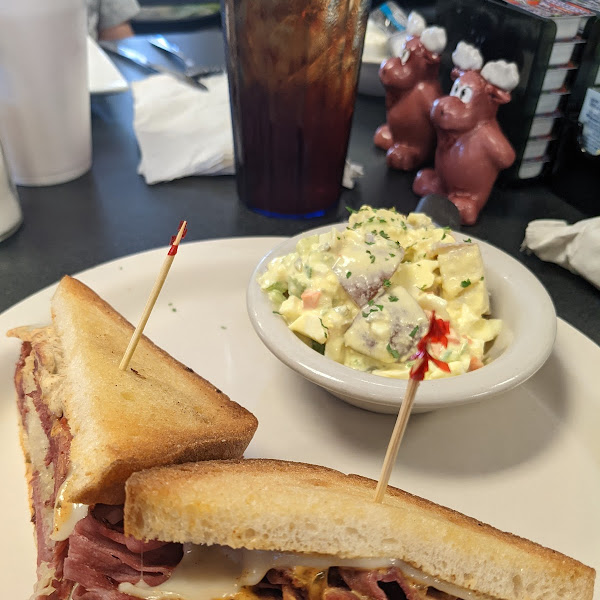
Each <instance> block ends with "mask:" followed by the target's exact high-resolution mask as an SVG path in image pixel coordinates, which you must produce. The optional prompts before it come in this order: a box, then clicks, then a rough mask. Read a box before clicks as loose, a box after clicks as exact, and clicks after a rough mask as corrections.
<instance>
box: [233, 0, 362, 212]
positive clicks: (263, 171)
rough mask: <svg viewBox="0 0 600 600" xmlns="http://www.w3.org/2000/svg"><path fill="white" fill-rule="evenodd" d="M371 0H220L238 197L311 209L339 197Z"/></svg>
mask: <svg viewBox="0 0 600 600" xmlns="http://www.w3.org/2000/svg"><path fill="white" fill-rule="evenodd" d="M369 5H370V2H369V1H368V0H259V1H255V2H251V1H250V0H225V2H224V21H225V27H226V44H227V57H228V58H227V60H228V73H229V89H230V96H231V113H232V121H233V136H234V146H235V158H236V172H237V186H238V193H239V196H240V198H241V200H242V201H243V202H244V203H245V204H247V205H248V206H249V207H250V208H252V209H254V210H256V211H259V212H262V213H265V214H269V215H280V216H304V217H307V216H317V215H320V214H323V213H324V212H325V211H326V210H327V209H328V208H331V207H332V206H334V205H335V204H336V202H337V201H338V198H339V195H340V191H341V183H342V175H343V172H344V163H345V159H346V151H347V148H348V138H349V135H350V126H351V123H352V114H353V111H354V100H355V97H356V85H357V80H358V72H359V68H360V58H361V54H362V46H363V41H364V34H365V26H366V20H367V16H368V8H369Z"/></svg>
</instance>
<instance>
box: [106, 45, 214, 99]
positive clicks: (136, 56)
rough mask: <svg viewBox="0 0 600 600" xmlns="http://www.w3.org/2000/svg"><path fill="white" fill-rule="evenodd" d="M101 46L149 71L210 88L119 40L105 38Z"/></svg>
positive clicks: (202, 87) (202, 88)
mask: <svg viewBox="0 0 600 600" xmlns="http://www.w3.org/2000/svg"><path fill="white" fill-rule="evenodd" d="M100 46H101V47H102V48H103V49H104V50H106V51H107V52H110V53H111V54H115V55H116V56H120V57H122V58H126V59H127V60H129V61H131V62H132V63H135V64H136V65H138V66H140V67H144V68H145V69H147V70H148V71H152V72H153V73H164V74H167V75H171V76H172V77H174V78H175V79H178V80H179V81H182V82H183V83H187V84H188V85H191V86H193V87H197V88H199V89H201V90H204V91H208V88H207V87H206V86H205V85H204V84H203V83H202V82H201V81H198V80H197V79H195V78H194V77H190V76H189V75H186V74H185V73H182V72H181V71H178V70H176V69H171V68H169V67H166V66H165V65H161V64H159V63H154V62H152V61H151V60H150V59H149V58H148V57H147V56H146V55H144V54H142V53H141V52H138V51H137V50H134V49H133V48H129V47H127V46H123V45H121V44H118V43H117V42H113V41H109V40H103V41H101V42H100Z"/></svg>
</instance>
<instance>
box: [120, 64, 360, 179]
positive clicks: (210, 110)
mask: <svg viewBox="0 0 600 600" xmlns="http://www.w3.org/2000/svg"><path fill="white" fill-rule="evenodd" d="M202 83H204V85H206V87H207V88H208V91H204V90H201V89H199V88H195V87H193V86H191V85H188V84H186V83H183V82H181V81H178V80H177V79H175V78H174V77H171V76H170V75H167V74H160V75H151V76H149V77H147V78H146V79H142V80H140V81H134V82H133V83H132V84H131V89H132V92H133V111H134V115H133V128H134V131H135V134H136V136H137V140H138V145H139V147H140V154H141V161H140V164H139V167H138V172H139V173H140V174H141V175H142V176H143V177H144V179H145V180H146V183H148V184H153V183H158V182H160V181H171V180H173V179H179V178H181V177H187V176H188V175H231V174H233V173H234V172H235V164H234V154H233V134H232V130H231V113H230V110H229V89H228V85H227V74H223V75H213V76H211V77H207V78H205V79H203V80H202ZM362 174H363V169H362V167H361V166H360V165H357V164H356V163H351V162H350V161H346V169H345V172H344V180H343V185H344V187H347V188H350V189H351V188H353V187H354V182H355V180H356V179H357V178H358V177H361V176H362Z"/></svg>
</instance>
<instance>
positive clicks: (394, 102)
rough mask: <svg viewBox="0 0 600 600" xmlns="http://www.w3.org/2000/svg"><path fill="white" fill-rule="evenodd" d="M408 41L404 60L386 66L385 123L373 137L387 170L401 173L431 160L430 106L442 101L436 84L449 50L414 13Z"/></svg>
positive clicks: (440, 33) (442, 35) (439, 32)
mask: <svg viewBox="0 0 600 600" xmlns="http://www.w3.org/2000/svg"><path fill="white" fill-rule="evenodd" d="M407 32H408V35H407V37H406V40H405V42H404V45H403V48H402V51H401V55H400V56H399V57H394V58H389V59H387V60H386V61H384V62H383V63H382V65H381V67H380V69H379V78H380V79H381V82H382V83H383V86H384V87H385V107H386V121H387V122H386V123H385V124H384V125H381V126H380V127H379V128H378V129H377V131H376V132H375V137H374V142H375V145H376V146H378V147H379V148H382V149H384V150H387V157H386V161H387V164H388V165H389V166H390V167H392V168H394V169H400V170H403V171H410V170H412V169H417V168H418V167H420V166H421V165H423V164H424V163H425V162H426V161H427V160H430V159H431V158H433V153H434V150H435V130H434V128H433V126H432V124H431V121H430V119H429V113H430V112H431V106H432V104H433V101H434V100H435V99H436V98H439V97H440V96H441V95H442V89H441V87H440V84H439V81H438V74H439V69H440V54H441V52H442V51H443V50H444V48H445V47H446V31H445V29H443V28H442V27H427V28H426V27H425V20H424V19H423V17H422V16H421V15H419V14H418V13H416V12H414V11H413V12H411V13H410V15H409V17H408V23H407Z"/></svg>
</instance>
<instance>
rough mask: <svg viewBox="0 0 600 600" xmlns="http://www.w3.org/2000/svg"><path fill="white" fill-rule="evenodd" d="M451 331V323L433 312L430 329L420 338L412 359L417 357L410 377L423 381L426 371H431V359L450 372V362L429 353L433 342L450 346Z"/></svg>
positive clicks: (437, 365) (443, 369) (436, 364)
mask: <svg viewBox="0 0 600 600" xmlns="http://www.w3.org/2000/svg"><path fill="white" fill-rule="evenodd" d="M449 333H450V323H449V322H448V321H444V319H438V318H437V317H436V316H435V311H433V312H432V313H431V317H430V319H429V330H428V331H427V333H426V334H425V335H424V336H423V337H422V338H421V339H420V340H419V343H418V344H417V352H416V354H415V355H414V356H411V359H415V360H416V362H415V364H414V365H413V366H412V368H411V370H410V378H411V379H415V380H417V381H423V379H424V378H425V373H427V371H429V361H431V362H432V363H433V364H434V365H435V366H436V367H438V368H440V369H441V370H442V371H445V372H446V373H450V367H449V366H448V363H446V362H444V361H443V360H440V359H439V358H435V357H434V356H431V354H430V353H429V346H430V345H431V344H440V345H442V346H443V347H444V348H446V347H447V346H448V334H449Z"/></svg>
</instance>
